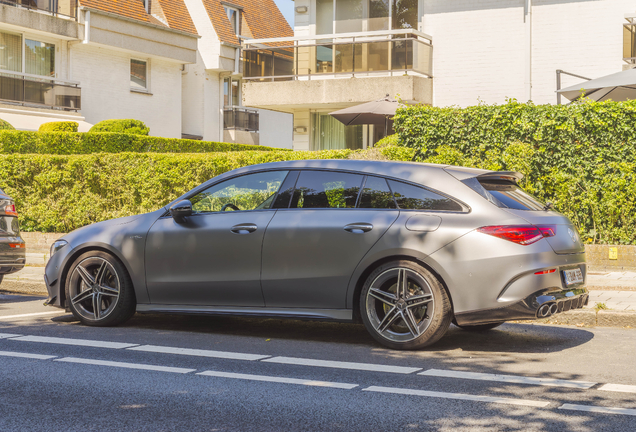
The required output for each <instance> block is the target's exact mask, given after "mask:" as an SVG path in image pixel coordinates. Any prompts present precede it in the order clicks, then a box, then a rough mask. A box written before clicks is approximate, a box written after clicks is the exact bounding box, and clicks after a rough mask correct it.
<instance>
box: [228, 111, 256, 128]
mask: <svg viewBox="0 0 636 432" xmlns="http://www.w3.org/2000/svg"><path fill="white" fill-rule="evenodd" d="M223 129H225V130H238V131H245V132H258V111H256V110H250V109H245V108H239V107H225V108H224V109H223Z"/></svg>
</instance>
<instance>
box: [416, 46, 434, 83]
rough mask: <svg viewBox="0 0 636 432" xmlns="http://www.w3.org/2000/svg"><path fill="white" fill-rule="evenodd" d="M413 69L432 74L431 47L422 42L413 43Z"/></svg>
mask: <svg viewBox="0 0 636 432" xmlns="http://www.w3.org/2000/svg"><path fill="white" fill-rule="evenodd" d="M413 70H416V71H418V72H421V73H424V74H426V75H428V76H433V47H432V46H430V45H428V44H425V43H422V42H414V43H413Z"/></svg>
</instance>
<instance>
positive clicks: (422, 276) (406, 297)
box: [360, 260, 452, 349]
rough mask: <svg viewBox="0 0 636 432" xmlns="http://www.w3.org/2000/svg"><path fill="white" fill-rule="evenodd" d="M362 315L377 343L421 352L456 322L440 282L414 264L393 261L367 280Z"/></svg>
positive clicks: (361, 300) (362, 302) (379, 268)
mask: <svg viewBox="0 0 636 432" xmlns="http://www.w3.org/2000/svg"><path fill="white" fill-rule="evenodd" d="M360 314H361V316H362V321H363V322H364V325H365V327H366V328H367V330H368V331H369V333H370V334H371V336H373V338H374V339H375V340H377V341H378V342H380V343H381V344H383V345H385V346H387V347H389V348H393V349H419V348H423V347H425V346H427V345H431V344H433V343H435V342H437V341H438V340H439V339H440V338H441V337H442V336H444V333H446V330H448V327H449V326H450V323H451V319H452V312H451V303H450V299H449V298H448V294H447V293H446V290H445V289H444V287H443V286H442V284H441V283H440V282H439V280H438V279H437V278H436V277H435V276H434V275H433V274H432V273H431V272H430V271H428V270H427V269H425V268H424V267H422V266H420V265H418V264H416V263H414V262H411V261H403V260H400V261H393V262H389V263H386V264H384V265H382V266H380V267H378V268H377V269H376V270H375V271H374V272H373V273H371V275H369V277H368V278H367V280H366V282H365V284H364V286H363V287H362V291H361V294H360Z"/></svg>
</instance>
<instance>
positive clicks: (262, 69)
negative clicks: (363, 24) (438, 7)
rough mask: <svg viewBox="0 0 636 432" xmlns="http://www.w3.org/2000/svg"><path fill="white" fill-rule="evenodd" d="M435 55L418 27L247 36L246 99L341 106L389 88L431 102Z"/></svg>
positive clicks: (262, 103) (271, 104)
mask: <svg viewBox="0 0 636 432" xmlns="http://www.w3.org/2000/svg"><path fill="white" fill-rule="evenodd" d="M432 58H433V44H432V39H431V37H430V36H427V35H426V34H424V33H422V32H419V31H417V30H413V29H402V30H382V31H373V32H363V33H338V34H332V35H320V36H304V37H293V38H272V39H248V40H245V41H244V42H243V63H242V64H243V80H244V82H245V84H244V86H243V90H244V92H243V95H244V105H246V106H251V107H257V108H265V109H274V110H279V111H286V112H294V111H296V110H299V109H308V108H311V109H313V108H324V109H331V108H333V109H337V108H340V107H344V106H351V105H353V104H355V103H356V102H367V101H370V100H374V99H379V98H381V97H384V96H385V95H386V94H387V93H389V94H391V96H395V95H397V94H399V95H400V97H401V98H402V99H405V100H413V101H418V102H422V103H428V104H430V103H431V102H432V74H433V72H432ZM352 78H356V79H355V80H354V79H352ZM357 78H360V79H357ZM316 105H320V107H317V106H316Z"/></svg>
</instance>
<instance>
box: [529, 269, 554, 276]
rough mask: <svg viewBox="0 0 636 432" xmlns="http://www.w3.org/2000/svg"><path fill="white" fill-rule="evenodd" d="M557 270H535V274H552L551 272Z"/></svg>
mask: <svg viewBox="0 0 636 432" xmlns="http://www.w3.org/2000/svg"><path fill="white" fill-rule="evenodd" d="M555 271H556V269H550V270H541V271H538V272H534V274H536V275H542V274H550V273H554V272H555Z"/></svg>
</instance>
